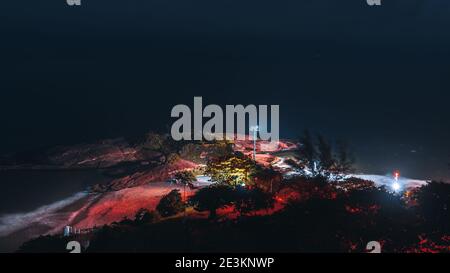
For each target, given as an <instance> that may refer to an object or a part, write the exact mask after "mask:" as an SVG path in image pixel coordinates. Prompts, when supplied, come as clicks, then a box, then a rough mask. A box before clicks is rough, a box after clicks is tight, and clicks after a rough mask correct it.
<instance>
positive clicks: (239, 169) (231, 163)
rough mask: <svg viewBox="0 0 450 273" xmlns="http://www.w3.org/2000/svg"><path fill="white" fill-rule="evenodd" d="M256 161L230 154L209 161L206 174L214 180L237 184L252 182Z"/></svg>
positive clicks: (232, 184)
mask: <svg viewBox="0 0 450 273" xmlns="http://www.w3.org/2000/svg"><path fill="white" fill-rule="evenodd" d="M254 169H255V163H254V162H253V161H252V160H251V159H250V158H248V157H245V156H238V155H230V156H225V157H221V158H219V159H215V160H211V161H209V162H208V164H207V166H206V170H205V174H207V175H209V176H211V179H212V180H213V181H216V182H219V183H225V184H228V185H231V186H236V185H239V184H241V183H246V184H247V183H250V182H251V180H250V179H251V176H252V174H253V172H254Z"/></svg>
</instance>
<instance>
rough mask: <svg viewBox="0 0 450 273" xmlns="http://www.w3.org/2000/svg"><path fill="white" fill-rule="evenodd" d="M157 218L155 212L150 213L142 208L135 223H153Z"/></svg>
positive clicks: (136, 215)
mask: <svg viewBox="0 0 450 273" xmlns="http://www.w3.org/2000/svg"><path fill="white" fill-rule="evenodd" d="M156 218H157V214H156V213H155V212H150V211H149V210H148V209H144V208H141V209H139V210H138V211H137V212H136V214H135V216H134V222H135V223H137V224H142V223H152V222H153V221H154V220H155V219H156Z"/></svg>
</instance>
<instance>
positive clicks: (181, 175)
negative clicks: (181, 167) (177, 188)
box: [175, 171, 197, 185]
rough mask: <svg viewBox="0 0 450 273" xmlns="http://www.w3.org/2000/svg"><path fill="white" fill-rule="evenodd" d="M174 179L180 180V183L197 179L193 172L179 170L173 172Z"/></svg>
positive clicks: (187, 182)
mask: <svg viewBox="0 0 450 273" xmlns="http://www.w3.org/2000/svg"><path fill="white" fill-rule="evenodd" d="M175 179H176V180H178V181H179V182H181V183H182V184H185V185H187V184H189V183H192V182H194V181H196V180H197V178H196V177H195V175H194V173H193V172H190V171H181V172H177V173H176V174H175Z"/></svg>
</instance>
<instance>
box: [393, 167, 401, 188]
mask: <svg viewBox="0 0 450 273" xmlns="http://www.w3.org/2000/svg"><path fill="white" fill-rule="evenodd" d="M399 177H400V172H398V171H395V172H394V183H392V185H391V187H392V189H393V190H394V191H395V192H398V191H400V189H401V185H400V183H399V182H398V178H399Z"/></svg>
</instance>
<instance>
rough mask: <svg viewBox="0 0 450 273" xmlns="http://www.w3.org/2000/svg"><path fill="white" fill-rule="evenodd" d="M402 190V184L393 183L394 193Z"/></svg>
mask: <svg viewBox="0 0 450 273" xmlns="http://www.w3.org/2000/svg"><path fill="white" fill-rule="evenodd" d="M400 188H401V186H400V183H398V182H394V183H392V189H393V190H394V191H396V192H397V191H399V190H400Z"/></svg>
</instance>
